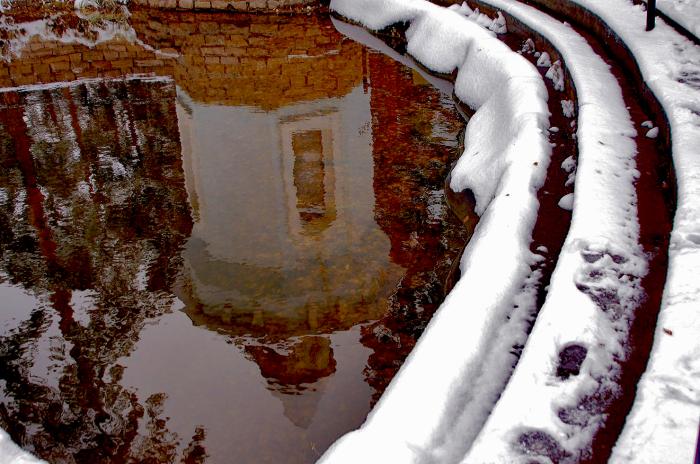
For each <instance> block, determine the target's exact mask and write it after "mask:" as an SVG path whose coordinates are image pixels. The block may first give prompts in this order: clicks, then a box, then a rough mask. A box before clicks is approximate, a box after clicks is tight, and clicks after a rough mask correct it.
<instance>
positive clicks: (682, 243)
mask: <svg viewBox="0 0 700 464" xmlns="http://www.w3.org/2000/svg"><path fill="white" fill-rule="evenodd" d="M576 2H577V3H579V4H581V5H582V6H584V7H586V8H588V9H589V10H591V11H592V12H594V13H595V14H597V15H598V16H599V17H601V18H602V19H603V20H604V21H605V22H606V23H607V24H608V25H609V26H610V27H611V28H612V29H613V30H614V31H615V32H616V33H617V34H618V35H619V36H620V37H621V38H622V40H623V41H624V42H625V43H626V44H627V46H628V47H629V48H630V50H631V51H632V53H633V54H634V55H635V58H636V59H637V62H638V63H639V65H640V68H641V70H642V74H643V76H644V78H645V80H646V82H647V84H648V85H649V87H650V88H651V90H652V91H653V92H654V94H655V95H656V97H657V98H658V99H659V101H660V102H661V104H662V105H663V107H664V110H665V111H666V114H667V115H668V117H669V121H670V124H671V134H672V150H673V162H674V167H675V169H676V177H677V183H678V205H677V210H676V216H675V220H674V225H673V231H672V233H671V245H670V250H669V271H668V277H667V281H666V287H665V288H664V295H663V300H662V305H661V313H660V314H659V319H658V323H657V328H656V334H655V339H654V346H653V349H652V354H651V358H650V360H649V364H648V366H647V371H646V373H645V374H644V375H643V377H642V379H641V382H640V383H639V385H638V389H637V397H636V400H635V404H634V407H633V409H632V412H631V414H630V416H629V417H628V419H627V422H626V425H625V429H624V430H623V433H622V436H621V437H620V439H619V441H618V444H617V446H616V448H615V450H614V453H613V456H612V458H611V460H610V462H611V463H626V462H631V463H635V464H645V463H650V464H651V463H677V462H692V460H693V456H694V454H695V443H696V440H697V433H698V418H700V335H699V334H700V311H699V310H698V304H699V302H700V284H698V282H699V280H698V276H699V275H700V156H699V153H698V151H699V150H700V47H698V46H696V45H694V44H693V43H692V42H690V41H689V40H687V39H685V38H684V37H682V36H680V35H679V34H677V33H676V32H675V31H674V30H673V29H672V28H671V27H669V26H668V25H666V24H665V23H664V22H663V21H660V20H657V23H656V28H655V29H654V30H653V31H651V32H645V30H644V25H645V20H646V14H645V12H643V11H642V9H641V8H640V7H638V6H633V5H632V4H631V3H630V2H629V1H628V0H606V1H605V2H602V1H594V0H576ZM676 3H678V4H680V3H683V2H680V1H678V2H676ZM696 3H697V2H687V5H688V7H689V8H690V7H691V5H695V4H696ZM695 8H696V9H697V8H698V6H697V5H696V6H695ZM696 24H699V23H696Z"/></svg>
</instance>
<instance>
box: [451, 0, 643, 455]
mask: <svg viewBox="0 0 700 464" xmlns="http://www.w3.org/2000/svg"><path fill="white" fill-rule="evenodd" d="M489 3H491V4H492V5H493V6H495V7H497V8H500V9H502V10H503V11H506V12H508V13H509V14H511V15H512V16H514V17H516V18H518V19H519V20H520V21H522V22H523V23H525V24H527V25H529V26H530V27H532V28H533V29H536V30H538V31H539V32H540V33H542V35H544V36H545V37H546V38H547V39H548V40H550V42H551V43H552V45H553V46H554V47H555V48H556V49H557V50H558V51H559V52H560V53H561V55H562V57H563V59H564V61H565V62H566V66H567V69H568V71H569V72H570V74H571V76H572V79H573V81H574V85H575V87H576V91H577V97H578V127H579V129H578V131H577V138H578V141H579V159H578V167H577V171H576V191H575V194H574V201H573V217H572V222H571V227H570V229H569V234H568V235H567V238H566V241H565V243H564V247H563V249H562V252H561V254H560V256H559V261H558V262H557V266H556V268H555V270H554V273H553V275H552V279H551V282H550V289H549V292H548V295H547V299H546V301H545V304H544V306H543V307H542V309H541V311H540V313H539V315H538V317H537V320H536V323H535V326H534V327H533V330H532V333H531V334H530V338H529V339H528V341H527V344H526V346H525V348H524V350H523V353H522V356H521V358H520V361H519V363H518V365H517V367H516V369H515V371H514V372H513V375H512V378H511V380H510V382H509V383H508V386H507V387H506V389H505V390H504V392H503V394H502V395H501V397H500V399H499V401H498V403H497V404H496V406H495V407H494V409H493V411H492V413H491V415H490V417H489V419H488V421H487V422H486V424H485V425H484V427H483V429H482V430H481V432H480V433H479V436H478V438H477V439H476V440H475V441H474V444H473V446H472V448H471V449H470V450H469V453H468V454H467V456H466V458H465V459H464V461H463V462H464V463H479V464H481V463H485V462H500V463H515V462H521V460H522V459H533V458H534V457H535V456H539V457H540V459H542V458H544V459H549V460H551V461H553V462H577V461H578V460H579V459H580V458H581V457H583V456H585V454H586V452H587V450H588V448H589V447H590V444H591V438H592V436H593V434H594V433H595V432H596V430H597V429H598V427H600V425H601V422H602V420H603V418H604V415H603V414H604V408H605V402H606V401H607V400H608V399H610V398H614V397H616V396H619V395H620V393H621V392H620V391H619V387H618V386H617V378H618V375H619V363H618V360H619V359H624V358H625V356H626V353H627V348H628V347H627V335H628V332H629V325H630V320H631V319H632V318H633V316H634V310H635V309H636V307H637V306H638V304H639V302H640V300H641V298H642V297H643V291H642V289H641V288H640V286H639V282H640V280H641V278H642V277H643V276H644V275H645V274H646V270H647V263H646V259H645V257H644V255H643V252H642V250H641V247H640V245H639V243H638V242H639V224H638V222H637V200H636V191H635V187H634V181H635V179H636V178H637V176H638V172H637V170H636V169H635V160H634V159H635V155H636V146H635V143H634V140H633V137H634V136H635V135H636V131H635V129H634V127H633V124H632V121H631V118H630V115H629V113H628V111H627V109H626V106H625V102H624V100H623V98H622V92H621V90H620V87H619V84H618V82H617V81H616V79H615V78H614V76H613V75H612V74H611V73H610V71H609V67H608V66H607V64H606V63H605V62H604V61H603V60H602V59H601V58H600V57H599V56H598V55H596V54H595V52H594V51H593V50H592V49H591V48H590V46H589V45H588V44H587V42H586V41H585V39H583V38H582V37H581V36H579V35H578V34H577V33H576V32H575V31H573V29H571V28H570V27H569V26H568V25H564V24H562V23H559V22H558V21H556V20H554V19H552V18H551V17H549V16H547V15H545V14H543V13H541V12H539V11H537V10H535V9H534V8H531V7H528V6H525V5H522V4H519V3H517V2H514V1H512V0H489ZM553 68H554V64H553V65H552V67H551V68H550V71H552V69H553ZM558 69H559V70H561V64H558ZM548 75H549V73H548ZM537 462H540V461H537ZM547 462H549V461H547Z"/></svg>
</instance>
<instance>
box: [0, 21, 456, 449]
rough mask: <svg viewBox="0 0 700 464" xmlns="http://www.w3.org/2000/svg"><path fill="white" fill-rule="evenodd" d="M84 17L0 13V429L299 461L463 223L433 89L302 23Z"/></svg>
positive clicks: (19, 437)
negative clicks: (453, 197)
mask: <svg viewBox="0 0 700 464" xmlns="http://www.w3.org/2000/svg"><path fill="white" fill-rule="evenodd" d="M29 19H36V18H29ZM14 20H15V25H17V24H19V23H21V21H24V20H27V18H24V19H22V18H19V17H16V18H14ZM100 21H101V20H98V19H94V18H93V19H92V20H91V21H89V22H86V20H85V19H80V18H76V17H74V16H63V17H59V18H54V19H52V20H51V21H49V22H47V23H46V25H45V27H44V29H43V30H44V32H43V34H44V37H43V38H38V37H31V36H28V35H27V34H26V30H24V29H23V28H22V27H21V24H20V25H19V26H17V27H14V26H11V25H12V18H10V21H9V22H6V24H5V26H4V27H5V29H4V30H3V32H2V33H3V48H2V52H3V53H4V54H6V56H8V57H11V60H10V61H9V62H6V63H0V85H1V86H3V87H5V88H4V89H2V91H0V163H2V169H0V298H2V301H3V304H2V310H1V311H0V358H1V359H0V426H1V427H2V428H4V429H5V430H7V431H8V433H10V435H11V436H12V438H13V440H14V441H15V442H17V443H19V444H20V445H21V446H23V447H24V448H25V449H27V450H30V451H32V452H33V453H36V454H37V455H38V456H40V457H43V458H45V459H47V460H49V461H51V462H60V463H64V462H65V463H72V462H77V463H101V462H188V463H196V462H212V463H231V462H235V463H266V462H270V463H273V462H274V463H280V462H284V463H304V462H313V461H315V459H316V458H317V457H318V456H320V454H321V453H322V452H323V451H324V450H325V449H326V448H327V447H328V446H329V445H330V444H331V443H332V442H333V441H334V440H335V439H336V438H337V437H339V436H340V435H342V434H343V433H345V432H346V431H348V430H351V429H353V428H355V427H357V426H359V425H360V424H361V423H362V421H363V420H364V418H365V416H366V414H367V412H368V411H369V409H370V407H371V405H372V404H373V402H374V401H376V399H377V398H378V396H379V395H380V394H381V393H382V392H383V390H384V388H385V387H386V384H387V383H388V381H389V380H390V379H391V377H392V376H393V375H394V373H395V372H396V370H397V369H398V367H399V366H400V365H401V363H402V362H403V359H404V358H405V356H406V355H407V354H408V352H409V351H410V349H411V348H412V347H413V345H414V343H415V341H416V339H417V337H418V336H419V335H420V333H421V332H422V330H423V328H424V326H425V324H426V323H427V321H428V320H429V319H430V316H431V315H432V313H433V312H434V311H435V309H436V308H437V306H438V305H439V303H440V301H441V300H442V298H443V296H444V288H443V285H444V281H445V279H446V277H447V275H448V273H449V270H450V268H451V266H452V261H453V259H455V257H456V256H457V254H458V253H459V251H460V249H461V247H462V246H463V245H464V242H465V240H466V239H467V231H466V230H465V228H464V227H463V226H462V224H461V223H460V222H459V221H457V220H456V219H454V218H452V217H451V215H450V213H449V211H448V210H447V207H446V205H445V201H444V195H443V191H442V188H443V182H444V179H445V177H446V176H447V173H448V170H449V166H450V164H451V163H452V162H453V161H454V159H455V157H456V155H457V139H458V132H459V131H460V129H461V127H462V126H463V122H462V121H461V120H460V118H459V117H458V115H457V113H456V111H455V109H454V107H453V104H452V100H451V97H450V95H447V94H444V93H441V92H440V91H439V90H437V89H435V88H434V87H432V86H430V85H429V84H428V83H427V82H426V81H425V80H424V79H423V78H422V77H421V76H420V74H419V73H418V72H417V71H414V70H412V69H409V68H406V67H404V66H403V65H400V64H398V63H396V62H394V61H392V60H391V59H389V58H387V57H385V56H384V55H382V54H380V53H378V52H375V51H372V50H369V49H366V48H363V47H362V46H360V45H359V44H357V43H354V42H352V41H350V40H349V39H347V38H344V37H343V36H342V35H341V34H339V33H338V32H337V31H336V30H335V29H334V28H333V26H332V24H331V23H330V21H329V20H328V19H326V18H323V17H317V16H304V17H295V16H292V17H268V16H244V15H218V16H217V15H209V14H199V15H196V14H189V13H179V14H167V13H161V12H149V11H135V12H134V14H133V16H132V17H131V18H130V19H129V22H128V23H126V22H122V23H121V24H120V25H119V28H121V30H122V34H117V35H115V36H113V37H111V38H108V39H107V40H103V41H101V42H100V40H102V39H100V38H101V37H102V38H104V34H103V35H100V34H99V33H98V32H96V29H95V28H98V29H99V28H100V27H102V28H103V29H104V27H105V24H103V23H101V22H100ZM8 24H9V25H10V26H8ZM13 27H14V28H13ZM42 27H43V26H42ZM66 31H68V32H70V31H78V32H79V33H80V34H82V35H83V37H84V38H85V39H86V40H92V41H93V43H91V46H90V47H88V46H86V45H80V44H77V43H64V42H61V41H60V40H59V39H60V37H61V36H62V35H63V34H65V33H66ZM52 34H53V35H52ZM125 37H128V39H127V38H125ZM96 39H99V40H98V41H97V43H94V41H95V40H96ZM143 73H147V74H148V75H151V76H159V77H150V78H147V77H138V78H133V77H132V78H129V79H124V76H133V75H134V74H143ZM78 78H95V79H93V80H90V81H80V82H77V83H76V82H74V83H72V84H70V85H68V84H65V83H60V82H65V81H74V80H75V79H78ZM107 78H110V79H107ZM112 78H113V79H112ZM38 83H46V84H52V83H59V84H57V85H54V86H48V87H47V86H44V87H36V86H33V84H38ZM17 86H24V87H17Z"/></svg>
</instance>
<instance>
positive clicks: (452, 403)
mask: <svg viewBox="0 0 700 464" xmlns="http://www.w3.org/2000/svg"><path fill="white" fill-rule="evenodd" d="M331 9H332V10H334V11H335V12H336V13H338V14H340V15H341V16H343V17H345V18H347V19H349V20H352V21H355V22H358V23H361V24H363V25H364V26H365V27H367V28H369V29H373V30H375V31H376V30H380V29H382V28H385V27H387V26H389V25H392V24H396V23H401V22H403V23H408V24H409V26H408V29H407V30H406V38H407V40H408V44H407V51H408V53H409V54H410V55H412V56H413V57H414V58H415V59H416V60H417V61H418V62H419V63H421V64H422V65H423V66H425V67H427V68H428V69H430V70H432V71H433V72H437V73H442V74H453V75H454V74H455V73H456V77H455V94H456V96H457V97H458V98H459V99H460V100H461V101H462V102H464V103H466V104H467V105H468V106H470V107H472V108H475V109H476V111H475V113H474V115H473V116H472V118H471V119H470V121H469V123H468V125H467V128H466V132H467V133H466V136H465V140H466V144H465V151H464V154H463V155H462V156H461V157H460V159H459V161H458V163H457V165H456V166H455V168H454V170H453V172H452V183H451V186H452V188H453V189H454V190H463V189H470V190H472V191H473V192H474V196H475V198H476V200H477V211H478V212H480V213H482V217H481V220H480V222H479V224H478V226H477V227H476V230H475V233H474V236H473V237H472V239H471V241H470V242H469V244H468V245H467V247H466V249H465V251H464V255H463V257H462V260H461V270H462V276H461V278H460V280H459V281H458V282H457V284H456V286H455V288H454V289H453V290H452V292H451V293H450V294H449V295H448V296H447V298H446V300H445V302H444V303H443V304H442V306H441V307H440V308H439V309H438V311H437V313H436V314H435V316H433V319H432V321H431V322H430V324H429V325H428V327H427V328H426V331H425V332H424V334H423V336H422V337H421V339H420V340H419V342H418V344H417V346H416V347H415V348H414V350H413V351H412V352H411V354H410V355H409V357H408V359H407V360H406V362H405V363H404V365H403V367H402V368H401V370H400V371H399V373H398V374H397V376H396V377H395V378H394V380H393V381H392V383H391V384H390V386H389V388H388V389H387V390H386V392H385V393H384V395H383V396H382V398H381V399H380V401H379V402H378V403H377V405H376V406H375V408H374V409H373V411H372V412H371V413H370V415H369V417H368V419H367V421H366V422H365V424H364V425H363V426H362V427H361V428H360V429H359V430H357V431H355V432H351V433H350V434H347V435H346V436H344V437H342V438H341V439H340V440H339V441H337V442H336V443H335V444H334V445H333V446H332V447H331V448H330V449H329V450H328V451H327V452H326V454H325V455H324V456H323V457H322V458H321V461H320V462H333V463H340V462H396V463H400V462H413V461H414V460H416V459H428V460H430V459H432V460H435V461H438V462H442V461H445V462H452V461H454V460H455V458H456V456H458V455H459V454H460V453H463V451H464V450H463V446H464V444H463V443H462V444H457V445H456V446H453V445H455V443H449V444H448V445H447V446H445V443H443V442H442V438H443V437H444V436H445V435H446V434H452V435H454V436H461V435H463V434H466V435H471V436H473V435H474V434H475V433H476V432H477V431H478V430H476V429H475V428H474V426H473V424H474V420H472V419H473V418H471V417H466V416H465V414H464V412H465V408H464V407H463V406H464V402H465V395H468V394H469V392H470V391H472V390H475V389H477V388H475V384H476V383H479V387H478V390H479V395H478V397H475V398H472V399H471V404H472V406H473V407H474V408H473V411H475V412H476V414H477V415H479V418H478V419H477V420H476V423H481V422H483V420H485V417H486V416H487V415H488V412H489V407H484V406H485V405H486V406H488V405H490V404H492V401H493V399H492V397H493V396H494V395H495V396H497V395H498V394H499V388H500V385H502V383H503V382H504V379H503V378H501V377H505V378H507V376H508V375H510V363H511V362H512V356H513V355H512V354H511V353H510V350H511V348H512V340H513V333H517V334H524V336H526V326H527V318H528V317H529V315H530V314H529V313H530V311H531V310H532V308H533V307H534V305H535V301H534V299H535V298H534V294H533V291H532V288H531V287H532V286H531V285H528V279H531V278H532V275H531V267H530V266H531V265H532V264H534V263H535V262H537V260H538V259H541V257H539V256H537V255H534V254H533V253H531V252H530V250H529V245H530V242H531V236H532V235H531V234H532V230H533V227H534V223H535V220H536V217H537V211H538V208H539V202H538V200H537V192H538V189H539V187H540V186H541V185H542V183H543V182H544V177H545V175H546V170H547V167H548V165H549V160H550V156H551V147H550V145H549V143H548V138H547V135H546V133H547V129H548V128H549V110H548V106H547V103H546V102H547V90H546V87H545V86H544V82H543V80H542V77H541V76H540V74H539V72H538V71H537V70H536V68H535V67H534V65H532V64H531V63H529V62H528V61H527V60H526V59H525V58H523V57H522V56H520V55H518V54H517V53H515V52H513V51H511V50H510V49H509V48H508V47H507V46H506V45H505V44H503V43H502V42H501V41H500V40H499V39H497V38H496V37H495V35H494V34H493V33H491V32H489V31H488V30H486V29H484V28H482V27H481V26H478V25H477V24H476V23H474V22H472V21H470V20H468V19H466V18H465V17H464V16H462V15H460V14H459V13H456V12H454V11H451V10H448V9H445V8H442V7H439V6H436V5H433V4H430V3H428V2H425V1H422V0H416V1H401V0H388V1H387V0H384V1H382V0H348V1H344V0H334V1H333V2H332V3H331ZM477 70H478V71H477ZM506 320H509V321H510V322H509V323H506V324H503V321H506ZM502 335H505V336H502ZM518 336H519V335H518ZM485 359H487V360H488V362H490V363H493V364H494V365H498V366H499V367H501V366H502V367H503V369H502V370H501V369H493V370H491V371H489V373H488V374H486V375H484V371H485V370H488V366H485V365H484V364H485V363H486V362H487V361H485ZM494 386H496V387H495V388H494ZM484 398H487V400H486V401H483V399H484ZM479 421H481V422H479Z"/></svg>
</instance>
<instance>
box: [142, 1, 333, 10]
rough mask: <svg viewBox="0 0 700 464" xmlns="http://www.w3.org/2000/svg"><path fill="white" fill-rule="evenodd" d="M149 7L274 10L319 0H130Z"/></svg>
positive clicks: (287, 8)
mask: <svg viewBox="0 0 700 464" xmlns="http://www.w3.org/2000/svg"><path fill="white" fill-rule="evenodd" d="M131 3H132V4H135V5H143V6H149V7H151V8H163V9H180V10H193V9H194V10H228V11H275V10H290V9H292V10H293V9H295V8H299V7H305V6H310V5H318V4H319V3H320V2H319V0H131Z"/></svg>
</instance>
